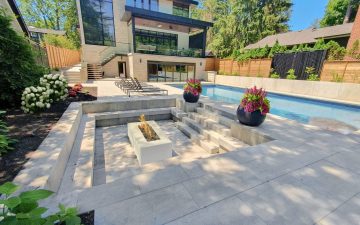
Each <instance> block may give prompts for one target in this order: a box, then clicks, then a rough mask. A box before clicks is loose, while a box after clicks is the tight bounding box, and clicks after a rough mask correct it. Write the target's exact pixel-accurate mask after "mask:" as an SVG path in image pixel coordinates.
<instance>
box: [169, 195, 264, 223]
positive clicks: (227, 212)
mask: <svg viewBox="0 0 360 225" xmlns="http://www.w3.org/2000/svg"><path fill="white" fill-rule="evenodd" d="M195 224H199V225H235V224H242V225H266V223H265V222H264V221H262V220H261V218H260V217H259V216H257V215H256V214H255V213H254V211H253V210H252V209H251V208H249V207H247V206H246V205H245V204H244V203H243V202H242V201H241V200H240V199H239V198H237V197H232V198H229V199H225V200H222V201H220V202H218V203H215V204H213V205H210V206H209V207H206V208H202V209H200V210H198V211H195V212H193V213H191V214H188V215H186V216H184V217H181V218H179V219H177V220H175V221H172V222H170V223H167V224H166V225H195Z"/></svg>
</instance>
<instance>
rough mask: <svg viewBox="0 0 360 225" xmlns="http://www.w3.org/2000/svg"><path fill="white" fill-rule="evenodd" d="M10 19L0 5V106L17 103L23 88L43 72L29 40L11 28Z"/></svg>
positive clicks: (37, 78)
mask: <svg viewBox="0 0 360 225" xmlns="http://www.w3.org/2000/svg"><path fill="white" fill-rule="evenodd" d="M12 19H14V18H11V17H9V16H8V15H7V14H6V13H5V11H4V10H3V9H2V8H1V7H0V34H1V35H0V68H1V69H0V90H1V92H0V102H1V107H7V106H13V105H16V104H19V103H20V99H21V94H22V91H23V89H24V88H25V87H27V86H31V85H34V84H36V82H38V80H39V78H40V76H41V75H43V73H44V72H45V70H44V68H43V67H41V66H38V65H36V62H35V59H34V52H33V50H32V47H31V46H30V44H29V42H28V41H27V40H26V39H25V38H24V37H22V36H20V35H19V34H18V33H16V32H15V31H14V30H13V29H12V27H11V22H12Z"/></svg>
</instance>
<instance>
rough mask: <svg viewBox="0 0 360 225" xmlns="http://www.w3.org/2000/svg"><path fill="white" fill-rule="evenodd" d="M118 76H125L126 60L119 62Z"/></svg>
mask: <svg viewBox="0 0 360 225" xmlns="http://www.w3.org/2000/svg"><path fill="white" fill-rule="evenodd" d="M119 77H121V78H127V74H126V62H119Z"/></svg>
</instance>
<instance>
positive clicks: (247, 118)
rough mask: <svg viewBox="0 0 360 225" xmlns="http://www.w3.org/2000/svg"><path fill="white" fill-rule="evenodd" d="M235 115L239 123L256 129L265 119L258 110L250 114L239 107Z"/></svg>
mask: <svg viewBox="0 0 360 225" xmlns="http://www.w3.org/2000/svg"><path fill="white" fill-rule="evenodd" d="M236 115H237V118H238V120H239V122H240V123H242V124H245V125H247V126H252V127H257V126H259V125H260V124H262V123H263V122H264V120H265V117H266V115H262V114H261V112H260V110H256V111H254V112H251V113H250V112H245V111H244V108H242V107H241V106H239V107H238V109H237V112H236Z"/></svg>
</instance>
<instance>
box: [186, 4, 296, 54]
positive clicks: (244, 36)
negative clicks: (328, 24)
mask: <svg viewBox="0 0 360 225" xmlns="http://www.w3.org/2000/svg"><path fill="white" fill-rule="evenodd" d="M200 5H201V7H200V8H198V9H195V11H194V12H193V16H195V17H196V18H200V19H205V20H206V19H207V20H212V21H213V22H214V27H212V28H211V29H210V30H209V33H208V34H209V35H208V36H209V38H208V48H209V49H210V50H212V51H213V52H214V53H216V54H217V55H218V56H221V57H226V56H229V55H231V54H232V53H234V51H236V50H239V49H241V48H243V47H245V46H246V45H248V44H250V43H254V42H256V41H258V40H260V39H262V38H263V37H265V36H268V35H271V34H275V33H280V32H285V31H287V30H288V24H287V22H288V20H289V18H290V8H291V6H292V3H291V0H220V1H217V0H202V2H201V3H200Z"/></svg>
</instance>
